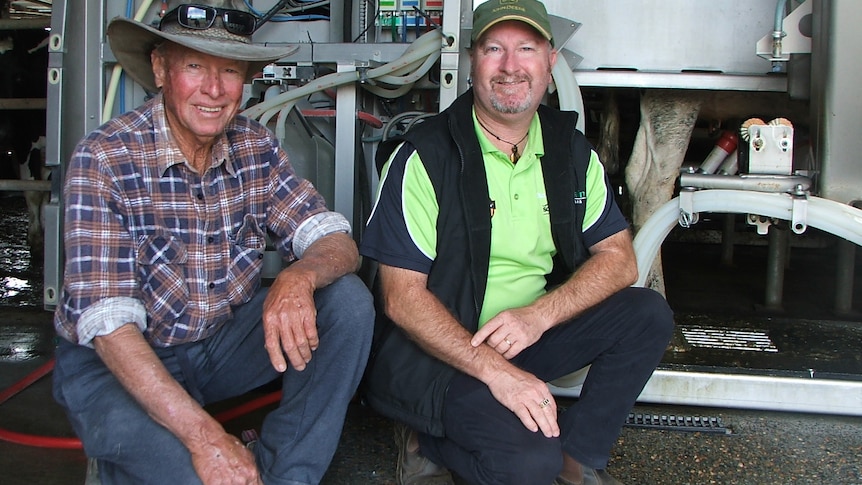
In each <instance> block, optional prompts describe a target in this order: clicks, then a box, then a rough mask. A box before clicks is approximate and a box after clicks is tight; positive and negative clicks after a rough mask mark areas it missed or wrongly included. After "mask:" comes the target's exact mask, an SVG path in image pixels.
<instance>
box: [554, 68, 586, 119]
mask: <svg viewBox="0 0 862 485" xmlns="http://www.w3.org/2000/svg"><path fill="white" fill-rule="evenodd" d="M551 75H553V76H554V85H555V86H556V87H557V97H558V98H559V99H560V109H561V110H563V111H575V112H577V113H578V123H577V125H576V128H577V129H578V130H580V131H581V132H582V133H583V132H584V130H585V129H586V118H587V114H586V113H584V99H583V97H582V96H581V89H580V88H579V87H578V81H577V80H576V79H575V73H574V72H572V70H571V69H569V63H568V62H566V61H565V59H563V58H562V56H561V55H558V56H557V62H556V64H554V67H553V69H552V70H551Z"/></svg>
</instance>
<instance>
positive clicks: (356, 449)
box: [0, 214, 862, 485]
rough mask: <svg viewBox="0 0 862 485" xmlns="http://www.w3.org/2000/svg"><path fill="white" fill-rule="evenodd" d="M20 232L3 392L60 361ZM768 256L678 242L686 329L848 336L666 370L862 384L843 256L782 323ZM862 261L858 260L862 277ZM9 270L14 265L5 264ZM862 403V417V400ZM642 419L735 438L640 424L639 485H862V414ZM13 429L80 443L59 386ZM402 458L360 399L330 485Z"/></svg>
mask: <svg viewBox="0 0 862 485" xmlns="http://www.w3.org/2000/svg"><path fill="white" fill-rule="evenodd" d="M0 215H2V214H0ZM16 220H17V219H16ZM7 222H8V221H7ZM13 222H14V221H13ZM4 227H8V226H7V225H5V224H4ZM8 234H9V232H5V233H4V234H0V253H2V255H3V259H4V260H5V262H6V263H8V264H7V266H9V267H0V393H2V392H3V390H5V389H7V388H8V387H9V386H11V385H12V384H14V383H17V382H19V381H20V379H22V378H23V377H24V376H26V375H28V374H30V373H31V372H33V370H34V369H36V368H38V367H39V366H40V365H42V364H45V363H46V362H49V361H50V359H51V357H52V353H53V350H52V349H53V343H54V336H53V330H52V327H51V315H50V314H49V313H48V312H46V311H44V310H42V309H41V308H40V307H39V305H38V300H39V299H38V295H39V294H40V292H41V290H40V284H39V281H38V280H39V277H40V273H39V268H38V267H35V268H34V267H33V265H28V264H27V261H26V257H27V256H26V254H25V253H26V251H25V250H22V249H21V244H20V243H16V242H13V243H10V242H9V241H8V240H7V239H4V238H5V237H6V236H7V235H8ZM763 250H764V248H759V249H758V248H753V249H745V250H740V252H739V254H738V257H737V259H736V260H735V264H734V265H733V266H732V267H721V266H720V265H717V264H715V261H716V259H717V248H716V245H714V244H712V245H711V244H689V243H685V244H683V243H678V242H677V243H675V242H671V243H668V244H666V247H665V250H664V258H665V267H666V268H667V269H666V281H667V284H668V300H669V301H670V302H671V305H672V307H673V308H674V310H675V311H676V312H677V320H678V322H677V323H678V325H679V324H680V323H681V322H682V323H685V324H690V323H692V322H701V323H703V324H723V323H726V322H729V321H731V320H732V321H733V322H735V323H734V324H735V325H740V326H746V325H752V323H751V322H757V325H758V326H761V325H762V324H763V323H764V322H777V321H779V320H780V319H783V320H781V321H787V322H791V323H792V324H794V325H797V326H802V327H806V328H808V327H813V328H820V327H817V326H816V325H819V326H821V327H822V328H829V329H832V331H834V332H835V333H836V334H835V335H833V336H831V337H830V338H828V339H825V338H823V337H822V335H823V333H821V332H809V333H805V332H802V333H794V332H789V331H786V330H785V331H783V332H781V334H782V337H781V338H784V339H785V340H786V339H790V340H788V342H790V344H793V345H796V346H797V347H800V348H803V351H798V352H793V353H792V355H790V356H789V357H783V358H782V359H780V360H779V361H778V363H777V365H772V364H773V363H772V362H764V361H763V359H764V357H762V356H755V357H747V356H745V357H740V356H744V353H737V354H735V356H734V355H731V354H728V353H727V352H724V353H722V352H713V353H709V352H706V353H703V352H700V353H698V352H689V353H687V354H685V355H681V354H680V353H679V352H675V353H671V352H669V353H668V354H667V356H666V359H665V361H664V362H663V364H662V365H689V364H690V362H691V361H695V362H697V363H698V365H706V366H709V365H714V366H719V367H722V368H730V367H741V368H751V367H756V368H762V367H764V366H765V367H770V366H771V367H774V368H782V367H783V368H785V369H784V370H787V371H791V372H792V371H794V370H799V369H806V368H810V367H817V368H818V369H824V370H826V371H832V372H833V373H835V374H840V375H841V376H843V378H847V379H854V380H862V361H860V359H862V357H860V354H862V353H860V352H859V348H860V347H862V340H860V338H862V337H860V327H862V325H860V323H862V318H860V317H859V316H858V315H859V311H858V306H859V303H860V302H862V297H859V296H857V297H856V298H855V300H854V301H855V302H856V307H854V311H853V312H851V313H850V314H846V315H834V314H833V313H832V312H831V311H830V306H831V301H832V300H831V295H832V293H834V290H833V289H832V286H830V285H831V281H832V278H831V276H830V275H831V274H832V273H833V272H834V261H833V259H834V258H832V257H831V254H832V252H831V250H830V248H829V246H828V245H827V246H826V247H824V246H822V245H820V246H818V247H817V248H814V249H802V250H794V252H793V258H792V260H791V261H790V262H789V263H792V264H789V265H788V275H787V284H786V285H785V305H784V307H783V308H782V309H781V311H778V312H764V310H763V309H762V308H761V307H760V306H759V304H758V302H759V301H761V299H762V294H763V293H762V279H763V268H762V262H763V260H764V253H763ZM860 260H862V258H857V263H856V264H857V266H858V265H859V261H860ZM3 263H4V261H0V266H2V264H3ZM860 273H862V272H860V271H858V270H857V271H856V274H857V275H859V274H860ZM858 280H859V278H858V277H857V284H856V288H857V290H858V289H860V288H862V282H859V281H858ZM28 292H29V293H30V294H29V296H28ZM858 293H859V291H856V294H857V295H858ZM34 294H35V295H37V296H36V298H34ZM34 301H35V302H37V303H34ZM803 319H804V320H803ZM716 322H719V323H716ZM722 322H723V323H722ZM806 322H814V323H815V324H816V325H814V326H812V325H808V324H807V323H806ZM789 327H790V325H788V328H789ZM776 333H778V332H776ZM776 338H777V337H776ZM793 339H795V343H794V341H793ZM781 342H782V343H781V345H782V346H784V345H785V343H784V341H781ZM827 343H828V345H827ZM790 344H788V345H790ZM804 349H808V350H809V351H807V352H806V351H805V350H804ZM704 356H705V357H704ZM702 359H706V360H702ZM710 359H711V360H710ZM773 370H774V369H773ZM259 396H260V393H257V394H251V395H248V396H244V397H242V398H239V399H236V400H234V401H232V402H228V403H221V404H219V405H218V406H213V407H212V409H211V410H212V411H213V412H214V413H215V412H218V411H220V410H223V409H225V408H230V407H232V406H234V405H237V404H239V403H242V402H246V401H247V400H250V399H253V398H255V397H259ZM570 402H571V399H568V398H561V399H560V404H561V405H563V406H565V405H567V404H568V403H570ZM859 405H860V407H862V403H860V404H859ZM265 412H266V408H263V409H261V410H258V411H255V412H253V413H250V414H248V415H245V416H242V417H240V418H238V419H236V420H234V421H230V422H228V423H226V424H225V425H226V427H227V428H228V429H229V430H230V431H231V432H235V433H239V432H240V431H242V430H244V429H248V428H253V427H258V426H259V424H260V420H261V416H262V415H263V413H265ZM632 412H633V413H636V414H644V415H651V414H656V415H668V416H692V417H697V416H703V417H711V418H717V419H719V420H720V423H721V425H722V426H723V427H724V428H726V429H727V431H728V433H711V432H698V433H695V432H687V431H680V430H678V429H674V430H662V429H641V428H636V427H629V426H627V427H625V428H624V429H623V431H622V433H621V436H620V438H619V440H618V443H617V446H616V447H615V449H614V451H613V456H612V457H611V463H610V467H609V470H610V471H611V473H612V474H613V475H615V476H616V477H617V478H619V479H620V480H622V481H623V482H625V483H629V484H710V483H717V484H814V483H816V484H862V417H852V416H835V415H828V414H809V413H794V412H774V411H755V410H742V409H715V408H707V407H690V406H677V405H655V404H638V405H637V406H636V407H635V409H633V410H632ZM4 431H12V432H17V433H22V434H27V435H39V436H48V437H73V435H72V432H71V429H70V427H69V425H68V423H67V421H66V419H65V416H64V415H63V413H62V411H61V410H60V408H59V407H58V406H57V405H56V404H55V403H54V401H53V399H52V398H51V395H50V376H46V377H45V378H42V379H40V380H38V381H37V382H35V383H34V384H32V385H30V386H29V387H27V388H26V389H25V390H23V391H22V392H21V393H20V394H18V395H16V396H14V397H12V398H11V399H9V400H8V401H7V402H5V403H0V432H4ZM395 456H396V450H395V445H394V442H393V440H392V430H391V422H389V421H388V420H387V419H384V418H382V417H380V416H379V415H377V414H376V413H374V412H373V411H372V410H370V409H368V408H367V407H365V406H363V405H362V404H361V403H359V402H354V403H353V404H352V405H351V407H350V409H349V412H348V416H347V422H346V425H345V429H344V433H343V435H342V439H341V442H340V446H339V449H338V452H337V454H336V456H335V458H334V460H333V463H332V466H331V468H330V471H329V472H328V474H327V476H326V477H325V479H324V481H323V483H324V484H325V485H336V484H357V485H362V484H392V483H394V471H395V462H394V460H395ZM85 468H86V460H85V457H84V455H83V453H82V452H81V451H80V450H61V449H50V448H43V447H36V446H25V445H19V444H13V443H10V442H8V441H4V440H0V485H18V484H22V485H23V484H26V485H30V484H38V485H53V484H57V485H59V484H82V483H83V482H84V474H85Z"/></svg>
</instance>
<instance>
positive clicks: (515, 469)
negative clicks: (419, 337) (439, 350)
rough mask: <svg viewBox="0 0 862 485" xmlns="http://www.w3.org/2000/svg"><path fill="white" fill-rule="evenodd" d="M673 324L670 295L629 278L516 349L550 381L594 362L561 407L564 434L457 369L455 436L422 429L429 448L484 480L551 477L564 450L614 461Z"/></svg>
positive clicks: (603, 462)
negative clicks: (523, 416) (542, 427)
mask: <svg viewBox="0 0 862 485" xmlns="http://www.w3.org/2000/svg"><path fill="white" fill-rule="evenodd" d="M672 332H673V315H672V313H671V310H670V307H668V305H667V302H666V301H665V300H664V298H662V297H661V295H659V294H658V293H656V292H654V291H652V290H647V289H643V288H626V289H624V290H622V291H620V292H618V293H616V294H615V295H613V296H611V297H610V298H608V299H607V300H605V301H604V302H602V303H601V304H599V305H597V306H595V307H593V308H592V309H590V310H588V311H587V312H586V313H584V314H583V315H581V316H579V317H577V318H575V319H573V320H572V321H570V322H568V323H565V324H562V325H558V326H556V327H554V328H552V329H551V330H549V331H547V332H545V334H544V335H542V338H540V339H539V341H538V342H536V343H535V344H533V345H532V346H530V347H529V348H527V349H524V350H523V351H522V352H521V353H520V354H518V355H517V356H516V357H515V358H514V359H512V363H514V364H515V365H517V366H518V367H520V368H521V369H524V370H526V371H528V372H531V373H532V374H534V375H535V376H537V377H538V378H540V379H542V380H544V381H552V380H554V379H559V378H560V377H563V376H565V375H568V374H571V373H572V372H575V371H577V370H579V369H581V368H583V367H584V366H586V365H587V364H591V366H590V370H589V373H588V374H587V378H586V380H585V381H584V385H583V389H582V391H581V394H580V397H579V399H578V401H577V402H576V403H574V404H573V405H572V406H571V407H569V408H568V409H566V410H565V412H563V413H561V414H560V416H559V420H558V422H559V425H560V437H559V438H545V436H544V435H543V434H542V433H541V432H535V433H534V432H532V431H530V430H528V429H527V428H525V427H524V425H523V424H522V423H521V420H520V419H518V417H517V416H515V414H514V413H512V412H511V411H509V409H508V408H506V407H504V406H503V405H502V404H500V403H499V402H498V401H497V400H496V399H495V398H494V396H493V395H492V394H491V392H490V390H489V389H488V387H487V386H486V385H485V384H484V383H483V382H481V381H479V380H477V379H474V378H472V377H470V376H468V375H465V374H456V376H455V377H454V378H453V379H452V382H451V383H450V384H449V388H448V391H447V393H446V398H445V403H444V408H443V424H444V426H445V433H446V436H445V437H443V438H435V437H432V436H429V435H425V434H420V435H419V449H420V451H421V452H422V454H423V455H424V456H426V457H428V458H429V459H431V460H432V461H434V462H435V463H439V464H441V465H443V466H446V467H447V468H450V469H451V470H453V471H455V472H456V473H457V474H458V475H460V476H461V477H463V478H464V479H466V480H467V481H468V482H469V483H475V484H523V483H541V484H544V483H551V482H553V480H554V478H555V477H556V476H557V474H559V472H560V470H561V469H562V466H563V460H562V454H563V452H565V453H566V454H568V455H569V456H571V457H572V458H574V459H576V460H578V461H579V462H580V463H582V464H584V465H586V466H588V467H590V468H595V469H602V468H605V466H607V462H608V456H609V455H610V450H611V447H612V446H613V445H614V443H615V442H616V440H617V437H618V435H619V432H620V429H621V428H622V426H623V424H624V423H625V420H626V418H627V417H628V413H629V412H630V411H631V408H632V406H633V405H634V403H635V400H636V399H637V397H638V395H639V394H640V392H641V390H643V387H644V385H645V384H646V381H647V380H648V379H649V377H650V376H651V375H652V372H653V370H654V369H655V367H656V365H657V364H658V363H659V361H660V359H661V357H662V355H663V354H664V351H665V349H666V347H667V344H668V342H669V341H670V338H671V334H672Z"/></svg>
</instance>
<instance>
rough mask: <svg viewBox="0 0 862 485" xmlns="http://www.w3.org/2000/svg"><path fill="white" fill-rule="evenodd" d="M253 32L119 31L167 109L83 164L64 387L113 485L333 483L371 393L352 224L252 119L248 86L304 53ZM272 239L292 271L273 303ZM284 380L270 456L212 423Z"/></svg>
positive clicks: (61, 396)
mask: <svg viewBox="0 0 862 485" xmlns="http://www.w3.org/2000/svg"><path fill="white" fill-rule="evenodd" d="M256 27H257V19H256V18H255V17H254V16H253V15H251V14H250V13H249V12H247V11H246V10H243V9H242V8H241V2H239V4H238V5H237V6H233V5H231V4H230V3H229V2H207V1H204V2H201V3H198V4H195V5H188V4H183V5H180V6H178V7H176V8H175V9H173V10H170V11H169V12H167V13H166V14H165V15H164V17H163V18H162V19H161V24H160V26H159V28H158V29H155V28H152V27H150V26H148V25H145V24H142V23H139V22H134V21H130V20H127V19H115V20H114V21H112V23H111V24H110V25H109V27H108V38H109V40H110V43H111V48H112V50H113V52H114V53H115V55H116V56H117V59H118V60H119V62H120V63H121V64H122V65H123V66H124V67H125V68H126V70H127V72H128V73H129V75H131V77H132V78H133V79H135V80H137V81H138V82H139V83H140V84H141V85H142V86H144V87H145V88H147V89H148V90H149V91H151V92H154V93H155V96H154V97H153V98H152V99H151V100H149V101H147V102H146V103H145V104H143V105H142V106H140V107H139V108H137V109H135V110H134V111H131V112H129V113H125V114H122V115H120V116H118V117H117V118H115V119H113V120H111V121H109V122H108V123H106V124H105V125H103V126H101V127H100V128H98V129H97V130H95V131H93V132H92V133H91V134H90V135H89V136H87V137H86V138H85V139H84V140H82V141H81V142H80V144H79V145H78V146H77V148H76V150H75V152H74V154H73V155H72V157H71V160H70V161H69V163H68V165H67V170H66V179H65V188H64V202H65V255H66V264H65V276H64V288H63V298H62V304H61V305H59V306H58V308H57V311H56V316H55V326H56V329H57V331H58V333H59V335H60V336H61V337H62V339H60V343H59V346H58V348H57V351H56V359H57V360H56V367H55V372H54V378H55V382H54V392H55V396H56V399H57V400H58V402H59V403H60V404H61V405H62V406H63V407H64V408H65V409H66V411H67V413H68V415H69V418H70V420H71V422H72V424H73V426H74V429H75V431H76V433H77V434H78V435H79V437H80V438H81V440H82V442H83V444H84V450H85V451H86V453H87V456H88V457H91V458H93V459H95V460H96V462H97V463H98V472H99V476H100V478H101V481H102V483H105V484H108V483H120V484H130V483H153V484H184V485H185V484H193V483H201V482H203V483H207V484H210V483H267V484H306V483H307V484H315V483H318V482H320V480H321V477H322V476H323V474H324V472H325V471H326V469H327V467H328V465H329V462H330V460H331V458H332V456H333V454H334V452H335V449H336V446H337V443H338V439H339V437H340V434H341V429H342V425H343V421H344V415H345V411H346V407H347V404H348V402H349V400H350V399H351V397H352V395H353V393H354V391H355V389H356V386H357V384H358V382H359V379H360V377H361V375H362V372H363V369H364V366H365V361H366V358H367V352H368V348H369V345H370V340H371V329H372V326H373V325H372V322H373V305H372V303H371V297H370V294H369V292H368V291H367V289H366V288H365V286H364V285H363V283H362V282H361V280H360V279H359V278H357V277H356V276H355V275H353V274H352V273H353V272H354V271H355V270H356V269H357V267H358V259H359V256H358V252H357V249H356V246H355V244H354V242H353V240H352V239H351V237H350V235H349V231H350V227H349V224H348V222H347V220H346V219H345V218H344V217H343V216H341V215H340V214H338V213H335V212H331V211H329V210H327V208H326V206H325V204H324V200H323V198H322V197H321V196H320V195H319V194H318V193H317V192H316V191H315V189H314V187H313V186H312V185H311V184H310V183H309V182H308V181H306V180H303V179H301V178H299V177H298V176H297V175H296V174H295V173H294V172H293V170H292V168H291V166H290V164H289V162H288V160H287V156H286V155H285V152H284V151H283V150H282V148H281V147H280V146H279V144H278V142H277V140H275V139H274V138H273V136H272V135H271V133H270V132H269V131H268V130H267V129H266V128H265V127H263V126H261V125H260V124H258V123H256V122H254V121H252V120H249V119H246V118H244V117H242V116H237V112H238V110H239V107H240V103H241V99H242V92H243V84H244V83H246V82H248V80H249V79H250V77H251V76H252V75H253V74H254V73H255V72H257V71H259V69H260V68H261V67H262V66H263V65H265V64H266V63H268V62H272V61H273V60H275V59H278V58H281V57H284V56H285V55H287V54H289V53H290V52H291V51H292V49H291V48H285V47H284V46H282V47H264V46H258V45H254V44H252V43H251V34H252V32H253V31H254V30H255V28H256ZM268 234H269V235H271V236H272V240H273V242H274V244H275V247H276V249H278V251H279V252H280V253H281V255H282V256H283V258H284V260H285V262H288V263H290V264H289V265H288V266H287V267H286V268H285V269H284V270H282V271H281V272H280V273H279V274H278V276H277V278H276V279H275V281H274V282H273V283H272V285H271V286H270V287H268V288H261V287H260V286H261V284H260V283H261V267H262V262H263V253H264V251H265V248H266V244H267V235H268ZM279 377H280V379H281V382H282V393H283V394H282V398H281V402H280V404H279V405H278V407H277V408H276V409H275V410H273V411H272V412H270V413H269V414H268V415H267V417H266V419H265V420H264V422H263V426H262V429H261V435H260V439H259V441H257V442H256V444H255V446H254V447H253V452H252V451H250V450H249V449H248V448H247V447H246V446H245V445H244V444H243V443H242V442H240V440H239V439H237V438H236V437H234V436H232V435H230V434H228V433H226V432H225V430H224V428H223V427H222V425H221V424H220V423H218V422H217V421H216V420H214V419H213V418H212V417H211V416H210V415H209V414H208V413H207V412H206V411H205V410H204V409H203V407H202V406H203V405H205V404H207V403H210V402H214V401H218V400H222V399H225V398H229V397H232V396H236V395H239V394H242V393H245V392H247V391H249V390H251V389H254V388H256V387H259V386H261V385H263V384H266V383H268V382H270V381H272V380H274V379H276V378H279Z"/></svg>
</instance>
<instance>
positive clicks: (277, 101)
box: [242, 30, 443, 124]
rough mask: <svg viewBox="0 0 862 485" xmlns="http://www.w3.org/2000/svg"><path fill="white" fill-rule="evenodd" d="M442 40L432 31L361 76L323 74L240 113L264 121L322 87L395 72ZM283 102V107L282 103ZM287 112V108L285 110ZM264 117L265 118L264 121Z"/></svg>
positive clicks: (429, 52) (356, 73)
mask: <svg viewBox="0 0 862 485" xmlns="http://www.w3.org/2000/svg"><path fill="white" fill-rule="evenodd" d="M442 39H443V37H442V34H441V33H440V32H439V31H437V30H433V31H431V32H428V33H426V34H424V35H422V36H421V37H420V38H418V39H416V40H415V41H414V42H413V43H412V44H410V46H408V47H407V49H406V50H405V51H404V53H403V54H402V55H401V57H399V58H398V59H395V60H393V61H392V62H389V63H387V64H384V65H382V66H380V67H376V68H373V69H369V70H368V71H366V73H365V76H364V77H361V76H360V72H359V71H350V72H336V73H332V74H327V75H326V76H323V77H321V78H318V79H316V80H315V81H312V82H310V83H308V84H305V85H303V86H301V87H299V88H296V89H292V90H290V91H286V92H284V93H282V94H280V95H278V96H275V97H273V98H272V99H267V100H264V101H263V102H261V103H258V104H256V105H254V106H252V107H250V108H248V109H246V110H244V111H243V112H242V114H243V115H245V116H248V117H249V118H256V119H259V120H260V121H261V123H263V124H266V122H268V120H269V119H270V118H272V117H273V116H274V115H276V114H277V113H279V112H280V111H282V110H283V107H286V106H287V105H289V104H291V107H292V103H294V102H295V101H296V100H298V99H301V98H303V97H305V96H308V95H309V94H313V93H316V92H318V91H323V90H325V89H329V88H334V87H336V86H340V85H342V84H346V83H348V82H355V81H358V80H360V79H371V80H373V79H376V78H378V77H381V76H384V75H389V74H392V73H394V72H399V70H400V69H402V68H404V67H406V66H410V65H411V64H412V63H414V62H417V61H419V60H422V59H424V58H425V57H427V56H430V55H435V54H436V55H437V56H439V54H440V48H441V45H440V41H441V40H442ZM283 105H284V106H283ZM288 111H289V110H288ZM264 120H266V121H264Z"/></svg>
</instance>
